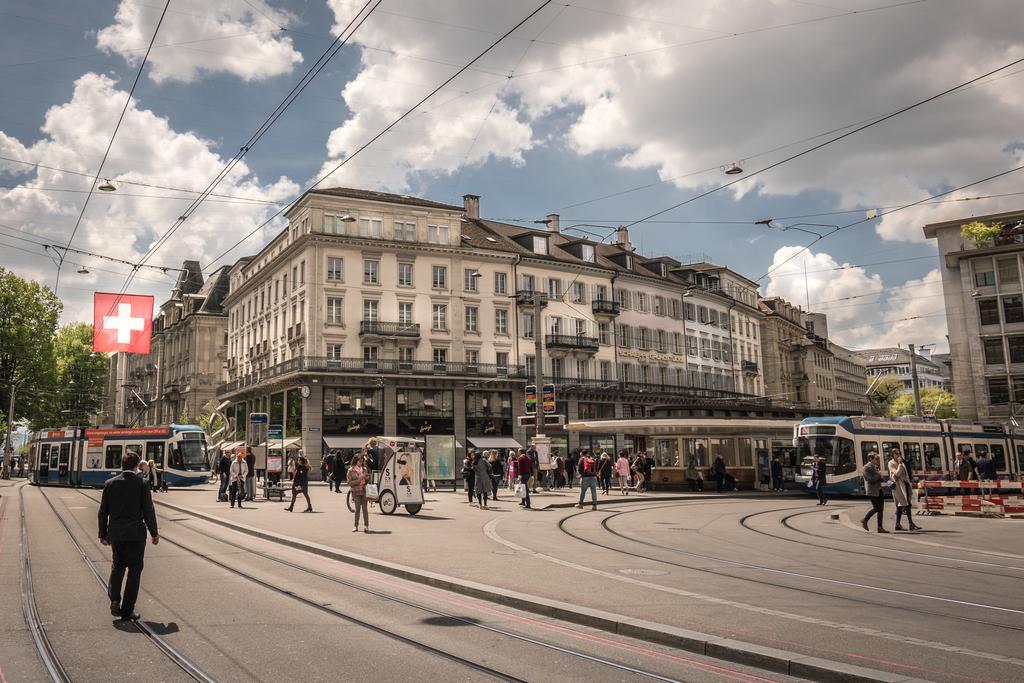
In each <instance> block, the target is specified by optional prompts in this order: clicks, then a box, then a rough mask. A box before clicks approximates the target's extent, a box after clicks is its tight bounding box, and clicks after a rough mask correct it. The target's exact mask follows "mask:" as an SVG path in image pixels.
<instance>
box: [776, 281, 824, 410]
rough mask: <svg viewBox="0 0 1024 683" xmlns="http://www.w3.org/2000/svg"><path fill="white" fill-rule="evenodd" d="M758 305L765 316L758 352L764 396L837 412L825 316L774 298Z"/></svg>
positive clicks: (788, 403) (785, 402)
mask: <svg viewBox="0 0 1024 683" xmlns="http://www.w3.org/2000/svg"><path fill="white" fill-rule="evenodd" d="M759 305H760V308H761V311H762V312H763V313H764V314H765V317H764V321H763V329H762V332H761V342H762V344H761V350H762V354H763V356H764V363H765V367H764V386H765V392H766V394H767V396H768V397H769V398H771V399H772V400H773V401H775V402H778V403H781V404H783V405H791V406H795V407H802V408H811V409H816V408H820V409H823V410H836V409H838V407H839V406H838V397H837V395H836V376H835V370H834V354H833V353H832V350H831V348H830V345H829V341H828V336H827V335H828V327H827V319H826V317H825V315H824V314H821V313H807V312H805V311H803V310H801V309H800V308H799V307H796V306H794V305H792V304H791V303H789V302H788V301H786V300H785V299H782V298H778V297H776V298H772V299H762V300H761V301H760V304H759Z"/></svg>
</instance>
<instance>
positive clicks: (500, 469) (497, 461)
mask: <svg viewBox="0 0 1024 683" xmlns="http://www.w3.org/2000/svg"><path fill="white" fill-rule="evenodd" d="M487 466H488V467H490V469H491V498H493V499H494V501H495V502H497V500H498V488H499V487H500V486H501V477H502V474H503V473H504V472H505V466H504V465H503V464H502V462H501V456H500V455H499V454H498V451H497V450H493V451H491V454H490V455H489V456H487Z"/></svg>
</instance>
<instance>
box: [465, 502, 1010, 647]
mask: <svg viewBox="0 0 1024 683" xmlns="http://www.w3.org/2000/svg"><path fill="white" fill-rule="evenodd" d="M500 522H501V520H500V519H492V520H491V521H489V522H488V523H487V524H486V525H484V534H485V535H486V536H487V537H488V538H489V539H491V540H492V541H494V542H495V543H499V544H501V545H504V546H505V547H507V548H511V549H513V550H517V551H519V552H521V553H526V554H528V555H532V556H534V557H536V558H538V559H541V560H545V561H546V562H551V563H554V564H558V565H562V566H563V567H569V568H570V569H575V570H577V571H581V572H586V573H588V574H593V575H595V576H601V577H603V578H606V579H611V580H613V581H621V582H622V583H629V584H633V585H636V586H642V587H644V588H650V589H652V590H657V591H661V592H663V593H671V594H673V595H679V596H682V597H686V598H692V599H694V600H701V601H702V602H708V603H711V604H715V605H724V606H726V607H735V608H736V609H742V610H746V611H748V612H756V613H758V614H763V615H766V616H771V617H781V618H783V619H792V620H794V621H800V622H803V623H805V624H813V625H815V626H824V627H827V628H833V629H838V630H841V631H847V632H849V633H858V634H860V635H865V636H871V637H875V638H883V639H885V640H891V641H895V642H898V643H902V644H904V645H907V644H909V645H919V646H921V647H927V648H930V649H933V650H941V651H942V652H947V653H948V652H957V653H959V654H963V655H968V656H971V657H978V658H981V659H988V660H991V661H995V662H1003V663H1006V664H1013V665H1015V666H1021V667H1024V660H1022V659H1017V658H1015V657H1006V656H1004V655H999V654H995V653H991V652H979V651H977V650H972V649H967V648H963V647H959V646H957V645H950V644H949V643H940V642H937V641H933V640H923V639H921V638H914V637H912V636H907V635H904V634H902V633H888V632H886V631H879V630H877V629H873V628H866V627H864V626H854V625H853V624H843V623H839V622H835V621H828V620H825V619H819V618H817V617H809V616H805V615H802V614H793V613H791V612H783V611H781V610H776V609H771V608H769V607H759V606H757V605H749V604H747V603H743V602H736V601H735V600H728V599H726V598H717V597H714V596H712V595H703V594H701V593H694V592H692V591H687V590H683V589H681V588H674V587H672V586H662V585H660V584H657V583H650V582H649V581H641V580H639V579H634V578H632V577H629V576H622V575H621V574H613V573H611V572H606V571H603V570H601V569H595V568H593V567H587V566H585V565H582V564H576V563H575V562H570V561H569V560H563V559H561V558H558V557H554V556H552V555H545V554H544V553H540V552H537V551H535V550H531V549H530V548H526V547H524V546H521V545H518V544H516V543H513V542H512V541H509V540H507V539H505V538H503V537H502V536H501V535H500V534H499V533H498V530H497V529H498V524H499V523H500ZM655 561H656V560H655Z"/></svg>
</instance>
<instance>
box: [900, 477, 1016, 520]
mask: <svg viewBox="0 0 1024 683" xmlns="http://www.w3.org/2000/svg"><path fill="white" fill-rule="evenodd" d="M937 489H944V490H945V491H950V490H957V491H958V494H957V495H936V494H937V493H938V490H937ZM933 491H934V493H933ZM968 491H969V492H973V493H964V492H968ZM1021 491H1022V487H1021V482H1019V481H1007V480H998V481H922V482H918V493H919V500H920V502H921V503H922V504H921V505H920V511H921V513H923V514H926V515H941V514H950V513H952V514H956V513H958V512H968V513H971V512H973V513H980V514H982V515H991V516H994V517H1001V516H1003V515H1005V514H1015V513H1021V512H1024V497H1022V496H1021V495H1020V492H1021Z"/></svg>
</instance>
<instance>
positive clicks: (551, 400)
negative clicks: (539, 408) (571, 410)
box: [544, 384, 555, 414]
mask: <svg viewBox="0 0 1024 683" xmlns="http://www.w3.org/2000/svg"><path fill="white" fill-rule="evenodd" d="M544 412H545V413H548V414H551V413H554V412H555V385H554V384H545V385H544Z"/></svg>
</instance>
